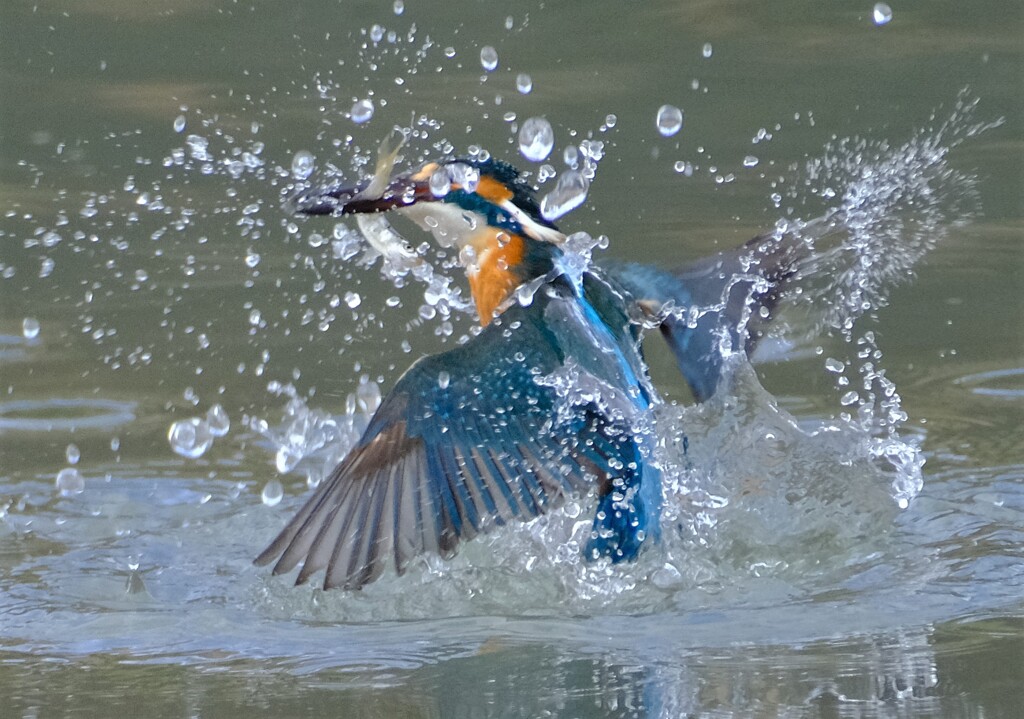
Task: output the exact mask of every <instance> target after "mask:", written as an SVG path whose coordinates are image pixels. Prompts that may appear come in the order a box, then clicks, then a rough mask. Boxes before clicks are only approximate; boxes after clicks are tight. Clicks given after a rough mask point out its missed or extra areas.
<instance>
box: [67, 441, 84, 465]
mask: <svg viewBox="0 0 1024 719" xmlns="http://www.w3.org/2000/svg"><path fill="white" fill-rule="evenodd" d="M64 456H65V457H67V458H68V464H78V460H80V459H81V458H82V452H81V450H79V449H78V445H76V444H69V445H68V446H67V449H65V450H64Z"/></svg>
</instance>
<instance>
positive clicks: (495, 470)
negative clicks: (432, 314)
mask: <svg viewBox="0 0 1024 719" xmlns="http://www.w3.org/2000/svg"><path fill="white" fill-rule="evenodd" d="M555 302H562V303H566V304H568V303H569V302H571V300H570V299H568V298H561V299H560V298H557V297H547V298H540V297H538V298H537V301H535V302H534V304H533V305H531V306H529V307H520V306H518V305H516V306H513V307H511V308H509V309H508V310H507V311H506V312H505V314H504V315H502V317H501V318H500V319H499V320H498V321H495V322H494V323H492V324H490V325H488V327H487V328H485V329H484V330H483V331H482V332H481V333H480V334H479V335H478V336H477V337H475V338H473V339H472V340H470V341H469V342H467V343H466V344H465V345H463V346H460V347H458V348H456V349H453V350H451V351H449V352H445V353H443V354H439V355H434V356H430V357H425V358H423V359H421V360H420V361H418V362H417V363H416V364H414V365H413V366H412V367H411V368H410V369H409V370H408V371H407V372H406V373H405V374H404V375H403V376H402V377H401V379H399V381H398V383H397V384H396V385H395V388H394V389H393V390H392V392H391V393H390V394H389V395H388V396H387V397H386V398H385V399H384V401H383V402H382V403H381V406H380V408H379V409H378V410H377V413H376V414H375V415H374V417H373V418H372V420H371V421H370V425H369V427H368V428H367V430H366V433H365V434H364V435H363V437H362V439H361V440H360V442H359V444H358V445H357V446H356V447H355V448H354V449H353V450H352V451H351V452H350V453H349V454H348V456H347V457H346V458H345V459H344V460H343V461H342V462H341V464H339V465H338V466H337V467H336V468H335V469H334V471H333V472H332V473H331V475H330V476H329V477H328V478H327V479H326V480H324V481H323V482H322V483H321V484H320V485H319V487H317V489H316V490H315V492H314V494H313V495H312V497H310V499H309V501H308V502H307V503H306V504H305V506H304V507H303V508H302V509H301V510H300V511H299V513H298V514H297V515H296V516H295V517H294V518H293V519H292V520H291V521H290V522H289V523H288V525H287V526H286V527H285V528H284V530H283V531H282V532H281V533H280V535H278V537H277V538H276V539H275V540H274V541H273V542H272V543H271V545H270V546H269V547H267V549H266V550H264V551H263V553H262V554H260V556H259V557H258V558H257V560H256V562H257V563H258V564H267V563H269V562H271V561H273V560H274V559H275V558H276V557H278V556H280V559H278V561H277V564H276V565H275V566H274V573H275V574H281V573H285V572H288V571H290V570H292V569H293V568H294V567H295V566H297V565H298V564H299V563H300V562H301V563H302V569H301V570H300V571H299V575H298V579H297V580H296V581H297V583H302V582H305V581H306V580H307V579H308V578H309V577H310V575H312V574H313V573H315V572H317V571H319V570H320V569H326V577H325V580H324V587H325V588H330V587H336V586H342V587H345V588H348V589H352V588H359V587H361V586H363V585H364V584H367V583H368V582H371V581H373V580H374V579H376V578H377V577H378V576H380V574H381V572H382V571H383V569H384V567H385V566H386V564H387V562H388V560H389V559H393V561H394V564H395V567H396V569H397V571H398V572H399V574H401V573H402V572H403V571H404V570H405V568H406V567H407V566H408V564H409V561H410V560H411V559H412V558H413V557H415V556H416V555H418V554H421V553H424V552H437V553H438V554H440V555H442V556H450V555H452V554H453V553H454V551H455V549H456V545H457V544H458V542H459V541H460V540H466V539H471V538H473V537H474V536H476V535H477V534H478V533H481V532H486V531H488V530H489V529H490V528H492V527H493V526H496V525H502V524H505V523H506V522H508V521H510V520H513V519H515V520H520V521H527V520H530V519H532V518H534V517H536V516H538V515H539V514H543V513H544V512H546V511H548V510H549V509H551V508H554V507H555V506H557V505H558V504H560V503H561V501H562V499H563V498H564V496H565V494H566V493H569V492H579V491H585V490H586V489H588V488H589V487H591V486H593V485H594V483H595V482H597V481H601V482H602V483H603V484H604V485H605V486H606V485H607V482H608V481H609V479H608V474H607V473H608V472H609V469H608V468H609V467H610V466H612V465H613V464H617V466H622V464H623V463H624V462H623V460H624V459H628V457H626V456H625V454H626V453H629V454H632V453H635V451H636V450H635V447H632V446H626V445H628V442H627V443H625V444H624V442H623V438H622V436H621V433H619V435H617V434H616V433H615V432H614V431H610V428H609V426H608V421H607V420H606V418H604V417H603V416H601V415H600V414H596V413H594V412H593V411H591V410H586V409H583V408H578V412H576V413H575V415H574V416H573V418H572V420H571V421H570V422H568V423H562V424H555V425H552V422H551V417H552V415H553V413H554V410H555V404H556V402H557V401H558V398H557V395H556V390H555V389H554V388H552V387H551V386H549V385H547V384H543V383H541V384H538V383H537V382H536V381H535V378H536V377H537V376H538V375H547V374H549V373H551V372H552V371H554V370H556V369H558V368H560V367H562V365H563V362H564V359H565V358H564V356H563V354H562V348H561V347H560V346H559V341H558V340H557V338H556V335H557V332H555V333H553V332H552V331H551V328H550V327H549V326H548V325H547V321H548V319H547V318H550V317H552V316H560V315H559V313H557V312H555V313H554V314H552V313H550V312H546V311H545V310H546V309H547V308H548V307H549V306H550V305H551V304H552V303H555ZM615 458H617V459H619V460H620V461H619V462H618V463H614V462H611V460H612V459H615Z"/></svg>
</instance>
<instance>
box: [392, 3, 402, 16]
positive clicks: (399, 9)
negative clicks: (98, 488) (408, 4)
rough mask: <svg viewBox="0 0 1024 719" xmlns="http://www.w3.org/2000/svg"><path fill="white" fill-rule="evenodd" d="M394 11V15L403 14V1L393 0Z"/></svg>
mask: <svg viewBox="0 0 1024 719" xmlns="http://www.w3.org/2000/svg"><path fill="white" fill-rule="evenodd" d="M392 7H393V8H394V11H395V15H401V14H402V13H404V12H405V2H403V0H395V4H394V5H393V6H392Z"/></svg>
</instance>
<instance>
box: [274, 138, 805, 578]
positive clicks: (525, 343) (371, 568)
mask: <svg viewBox="0 0 1024 719" xmlns="http://www.w3.org/2000/svg"><path fill="white" fill-rule="evenodd" d="M382 154H383V153H382ZM453 166H454V169H453ZM438 173H446V174H445V176H444V177H442V178H441V179H443V180H446V181H447V184H448V186H447V187H443V188H442V189H443V192H441V193H438V192H436V185H437V184H438V183H436V182H435V180H436V179H437V178H438V176H439V175H438ZM467 175H469V176H470V177H471V178H472V180H473V181H472V183H470V182H462V180H464V179H465V178H466V176H467ZM374 183H377V184H379V183H378V178H375V180H374ZM374 183H372V184H371V189H372V190H373V191H372V192H368V191H367V190H365V189H360V188H355V189H344V188H326V189H319V190H317V191H315V192H314V193H307V194H305V195H302V196H300V197H298V198H296V199H295V200H293V202H294V204H295V209H296V210H297V211H299V212H304V213H307V214H356V213H373V212H382V211H386V210H397V211H399V212H401V213H402V214H405V215H407V216H408V217H410V219H412V220H414V221H415V222H417V223H418V224H420V225H421V226H422V227H423V228H424V229H426V230H428V231H430V232H431V233H432V234H433V235H434V237H435V238H436V239H437V241H438V242H439V243H441V244H442V245H445V246H451V247H457V248H458V249H459V253H460V254H459V256H460V259H461V260H462V262H463V264H464V266H465V267H466V273H467V278H468V280H469V285H470V289H471V291H472V294H473V298H474V301H475V304H476V307H477V311H478V314H479V316H480V322H481V325H482V330H481V332H480V333H479V334H478V335H477V336H475V337H473V338H472V339H470V340H469V341H468V342H466V343H465V344H464V345H461V346H459V347H457V348H455V349H452V350H449V351H447V352H444V353H441V354H437V355H433V356H428V357H424V358H422V359H421V360H419V361H418V362H416V363H414V364H413V365H412V367H410V368H409V370H408V371H407V372H406V373H405V374H404V375H403V376H402V377H401V378H400V379H399V380H398V382H397V383H396V385H395V387H394V388H393V390H392V391H391V392H390V393H389V394H388V395H387V396H386V397H385V399H384V400H383V402H382V403H381V405H380V407H379V408H378V410H377V411H376V413H375V414H374V416H373V418H372V419H371V421H370V423H369V426H368V427H367V430H366V432H365V434H364V435H363V437H362V438H361V440H360V441H359V442H358V443H357V445H356V446H355V447H354V448H353V449H352V450H351V451H350V453H349V454H348V455H347V457H346V458H345V459H344V460H343V461H342V462H341V463H340V464H339V465H338V467H336V468H335V469H334V471H333V472H332V473H331V475H330V476H329V477H328V478H327V479H326V480H324V481H323V482H322V483H321V484H320V485H319V486H318V487H317V489H316V490H315V491H314V493H313V495H312V496H311V497H310V499H309V500H308V501H307V503H306V504H305V505H304V507H303V508H302V509H301V510H300V511H299V512H298V514H297V515H296V516H295V517H294V518H292V520H291V521H290V522H289V523H288V524H287V525H286V526H285V528H284V530H283V531H282V532H281V533H280V534H279V535H278V537H277V538H276V539H275V540H274V542H273V543H272V544H271V545H270V546H269V547H267V549H266V550H264V552H263V553H262V554H261V555H260V557H258V558H257V562H258V563H268V562H270V561H273V560H274V559H277V562H276V564H275V566H274V573H275V574H278V573H283V572H288V571H290V570H292V569H293V568H294V567H296V566H298V565H299V564H300V563H301V564H302V568H301V570H300V571H299V574H298V579H297V582H298V583H302V582H304V581H306V580H307V579H308V578H309V577H310V576H311V575H312V574H313V573H315V572H317V571H319V570H320V569H324V570H326V572H325V574H326V576H325V580H324V586H325V588H329V587H333V586H341V587H345V588H359V587H361V586H363V585H365V584H366V583H368V582H371V581H373V580H374V579H376V578H377V577H378V576H379V575H380V574H381V572H382V571H383V570H384V568H385V566H386V565H387V563H388V562H389V561H391V562H393V564H394V566H395V568H396V570H397V571H398V572H399V573H402V572H403V571H404V570H405V569H406V567H407V566H408V565H409V563H410V561H411V560H412V559H413V558H414V557H416V556H417V555H419V554H422V553H425V552H436V553H438V554H440V555H441V556H450V555H451V554H453V553H454V551H455V550H456V546H457V544H458V543H459V541H461V540H468V539H471V538H473V537H474V536H476V535H477V534H479V533H481V532H486V531H488V529H490V528H492V527H494V526H500V525H503V524H506V523H507V522H509V521H512V520H518V521H528V520H530V519H532V518H534V517H537V516H538V515H540V514H543V513H545V512H547V511H549V510H550V509H552V508H554V507H557V506H558V505H560V504H561V503H562V502H563V501H564V499H565V498H566V497H567V496H580V495H588V494H589V495H594V496H596V502H597V508H596V510H595V515H594V520H593V525H592V532H591V537H590V539H589V542H588V544H587V546H586V547H585V549H584V554H585V556H586V557H587V558H588V559H596V558H600V557H607V558H609V559H611V561H613V562H617V561H621V560H629V559H634V558H635V557H636V556H637V554H638V552H639V551H640V549H641V548H642V546H643V545H644V544H645V542H648V541H651V540H656V539H657V537H658V535H659V533H660V528H659V514H660V508H661V502H662V496H661V490H662V488H661V475H660V471H659V469H658V466H657V462H656V461H655V458H654V456H653V439H652V428H651V426H650V425H651V422H652V419H651V416H650V412H649V411H648V410H649V409H650V407H651V406H652V405H654V404H656V403H657V402H658V401H659V400H658V398H657V395H656V393H655V391H654V389H653V388H652V386H651V385H650V382H649V379H648V377H647V372H646V367H645V365H644V362H643V359H642V356H641V353H640V349H639V342H640V337H641V326H640V318H641V317H647V318H648V319H649V318H651V317H654V318H656V321H658V322H660V326H661V328H662V333H663V335H664V336H665V337H666V339H667V340H668V341H669V344H670V347H671V348H672V350H673V352H674V353H675V355H676V357H677V360H678V364H679V367H680V369H681V371H682V372H683V374H684V376H685V377H686V378H687V380H688V381H689V382H690V384H691V386H692V387H693V389H694V394H695V396H696V397H698V399H703V398H705V397H707V396H709V395H710V394H711V393H712V392H713V391H714V388H715V385H716V384H717V379H718V374H719V373H720V360H719V359H718V351H717V342H718V339H719V337H720V335H721V332H722V331H723V330H722V329H721V327H722V326H723V325H725V326H728V327H729V328H728V329H726V330H725V331H726V332H727V333H733V334H736V335H737V339H738V340H739V339H742V338H741V337H739V335H740V334H741V331H740V330H739V329H736V328H735V327H733V326H732V325H734V324H735V323H737V322H738V321H739V320H738V317H737V314H738V309H737V307H736V306H733V305H734V304H735V303H731V302H730V297H729V296H728V295H729V293H730V292H731V291H732V288H733V285H735V286H739V287H741V289H742V288H743V287H746V288H747V290H748V292H747V295H749V294H751V293H750V292H749V289H750V283H751V282H752V281H753V280H741V281H739V282H737V281H734V280H732V279H731V275H730V274H728V273H732V272H733V270H734V268H733V265H734V264H735V265H739V264H740V263H739V260H738V259H737V258H738V257H739V255H740V252H739V251H736V252H734V253H725V254H722V255H720V256H719V257H717V258H712V259H711V260H708V261H705V262H703V263H698V265H696V266H694V267H693V268H691V270H690V281H689V282H688V281H687V279H686V275H685V274H683V275H677V274H670V273H666V272H663V271H661V270H657V269H654V268H650V267H646V266H644V265H634V264H610V263H609V264H608V265H606V266H604V267H593V268H589V269H585V270H582V271H580V270H574V269H573V265H572V263H568V262H566V256H565V254H564V251H563V247H564V246H565V243H566V237H565V236H564V235H562V234H561V233H560V232H558V230H557V229H556V228H555V227H554V226H553V225H551V224H550V223H549V222H547V221H545V220H544V219H543V218H542V217H541V214H540V211H539V208H538V206H537V203H536V200H535V199H534V197H533V195H532V193H531V192H530V190H529V188H528V186H527V185H526V184H525V182H523V181H522V180H521V179H520V177H519V175H518V173H517V172H516V171H515V170H514V168H512V167H511V166H508V165H505V164H503V163H497V162H493V161H488V162H483V163H479V162H478V163H467V162H465V161H457V162H449V163H428V164H427V165H425V166H423V167H422V168H420V169H419V170H417V171H414V172H412V173H409V174H408V175H404V176H400V177H398V178H397V179H395V180H394V181H392V182H391V183H390V185H389V186H388V187H387V188H381V187H374V186H373V184H374ZM746 252H747V254H749V248H748V250H746ZM773 267H774V270H773V271H774V272H775V274H776V275H778V278H782V277H783V276H784V274H785V273H786V272H789V271H790V270H789V269H787V265H786V264H785V263H783V262H781V261H780V262H776V263H775V265H773ZM775 279H776V278H769V282H771V281H774V280H775ZM727 282H731V283H732V284H730V285H728V287H727V286H726V285H727ZM744 283H746V284H744ZM723 289H725V291H726V296H725V297H724V301H720V299H721V298H722V292H723ZM716 292H717V294H718V297H713V299H714V300H715V302H718V304H719V306H717V307H713V308H712V310H711V311H709V312H707V313H705V314H704V315H703V316H702V317H700V318H698V319H697V320H696V321H686V320H682V319H680V317H679V316H678V315H676V314H672V313H671V312H666V310H667V309H671V308H673V307H687V306H690V305H691V304H692V303H693V302H694V301H697V297H698V296H699V295H708V296H714V294H715V293H716ZM758 298H759V301H761V302H762V304H763V305H765V306H767V305H768V304H770V303H771V302H773V301H774V299H773V298H774V296H773V295H772V294H771V293H770V292H768V291H767V290H766V291H763V292H762V293H761V294H760V295H758ZM744 302H745V300H744V301H743V302H740V303H739V309H742V308H743V307H744V306H745V304H744ZM710 304H711V305H714V302H712V303H710ZM730 323H732V325H731V324H730ZM740 344H741V345H742V342H741V343H740Z"/></svg>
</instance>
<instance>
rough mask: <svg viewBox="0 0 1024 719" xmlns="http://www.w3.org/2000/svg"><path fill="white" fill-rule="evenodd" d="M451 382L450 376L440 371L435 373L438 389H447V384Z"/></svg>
mask: <svg viewBox="0 0 1024 719" xmlns="http://www.w3.org/2000/svg"><path fill="white" fill-rule="evenodd" d="M451 381H452V377H451V375H450V374H448V373H447V372H445V371H444V370H441V371H440V372H438V373H437V386H438V387H440V388H441V389H448V383H449V382H451Z"/></svg>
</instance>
